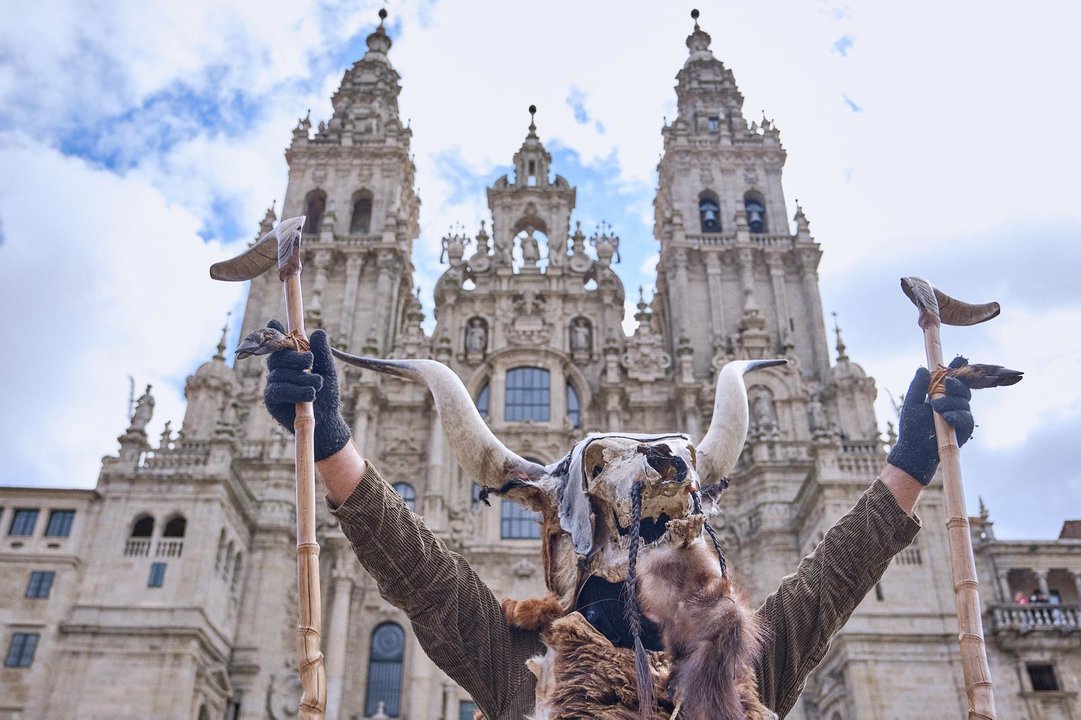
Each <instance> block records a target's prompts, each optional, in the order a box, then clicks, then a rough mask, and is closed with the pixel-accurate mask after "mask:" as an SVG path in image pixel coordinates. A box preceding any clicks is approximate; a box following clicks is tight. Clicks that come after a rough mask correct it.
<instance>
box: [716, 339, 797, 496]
mask: <svg viewBox="0 0 1081 720" xmlns="http://www.w3.org/2000/svg"><path fill="white" fill-rule="evenodd" d="M787 362H788V361H787V360H734V361H732V362H730V363H728V364H727V365H725V366H724V367H723V368H721V371H720V372H719V373H717V394H716V396H715V397H714V399H713V419H712V420H711V421H710V423H709V430H707V431H706V434H705V436H704V437H703V438H702V441H701V442H700V443H698V475H699V477H701V478H702V484H703V485H712V484H714V483H718V482H720V481H721V479H722V478H724V477H727V476H728V474H729V473H730V472H732V468H734V467H735V466H736V461H737V460H739V454H740V453H741V452H742V451H743V443H744V442H746V441H747V424H748V422H749V419H750V418H749V416H748V412H747V386H746V385H745V384H744V382H743V376H744V375H745V374H746V373H749V372H751V371H753V370H758V369H760V368H766V367H773V366H774V365H784V364H785V363H787Z"/></svg>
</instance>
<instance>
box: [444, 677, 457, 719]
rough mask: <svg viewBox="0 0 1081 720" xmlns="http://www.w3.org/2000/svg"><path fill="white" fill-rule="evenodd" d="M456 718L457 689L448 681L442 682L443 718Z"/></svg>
mask: <svg viewBox="0 0 1081 720" xmlns="http://www.w3.org/2000/svg"><path fill="white" fill-rule="evenodd" d="M457 718H458V690H457V686H456V685H455V684H454V683H452V682H450V681H447V682H444V683H443V720H457Z"/></svg>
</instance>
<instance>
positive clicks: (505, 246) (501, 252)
mask: <svg viewBox="0 0 1081 720" xmlns="http://www.w3.org/2000/svg"><path fill="white" fill-rule="evenodd" d="M513 246H514V238H505V237H503V236H501V235H500V234H499V233H497V234H496V236H495V262H496V264H498V265H510V264H511V249H512V248H513Z"/></svg>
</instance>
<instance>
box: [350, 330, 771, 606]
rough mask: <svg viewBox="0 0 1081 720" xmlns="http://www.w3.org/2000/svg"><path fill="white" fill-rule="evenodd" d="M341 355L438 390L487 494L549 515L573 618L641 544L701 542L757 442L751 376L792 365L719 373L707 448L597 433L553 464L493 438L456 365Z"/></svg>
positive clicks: (553, 582) (555, 559) (557, 569)
mask: <svg viewBox="0 0 1081 720" xmlns="http://www.w3.org/2000/svg"><path fill="white" fill-rule="evenodd" d="M333 352H334V355H335V356H336V357H338V358H339V359H341V360H343V361H344V362H347V363H349V364H351V365H356V366H358V367H361V368H367V369H371V370H375V371H377V372H380V373H384V374H388V375H393V376H396V377H402V378H409V379H411V380H415V381H418V382H422V383H424V384H425V385H427V386H428V389H429V390H430V391H431V393H432V396H433V398H434V400H435V407H436V412H437V413H438V414H439V418H440V421H441V423H442V426H443V432H444V433H445V435H446V437H447V440H448V443H449V445H450V448H451V450H452V452H453V453H454V456H455V458H456V459H457V460H458V463H459V464H460V465H461V467H462V469H463V470H464V471H465V472H466V473H467V474H468V475H470V476H472V477H473V478H475V479H476V480H477V482H478V484H480V485H481V486H482V487H483V488H484V490H483V491H482V497H486V496H487V494H488V493H491V492H495V493H497V494H500V495H503V496H504V497H505V498H507V499H510V500H513V501H515V502H518V503H521V504H523V505H525V506H527V507H529V508H531V509H533V510H535V511H537V512H539V513H540V515H541V525H542V529H541V543H542V548H541V552H542V555H543V560H544V572H545V583H546V584H547V586H548V589H549V590H550V591H552V592H553V593H555V594H556V596H558V597H559V599H560V603H561V605H562V606H563V609H564V611H570V610H572V609H574V607H575V603H576V599H577V595H578V593H579V591H580V590H581V589H582V587H583V586H584V585H585V583H586V581H587V580H589V579H590V578H591V577H598V578H600V579H602V580H604V581H607V582H609V583H616V584H618V583H622V582H623V581H625V580H626V579H627V573H628V558H629V556H630V552H631V546H632V540H634V541H637V539H638V537H640V538H641V540H642V542H643V543H644V547H643V549H642V552H643V553H646V552H649V551H650V550H651V548H656V547H659V546H662V545H677V546H679V545H688V544H690V543H691V542H693V541H695V540H696V539H698V538H699V537H700V536H701V534H702V531H703V527H704V525H705V515H704V514H702V512H701V505H700V501H699V499H698V491H699V490H700V489H701V488H702V487H704V486H708V485H711V484H714V483H719V482H721V481H722V480H723V479H724V478H725V477H726V476H727V475H728V474H729V473H730V472H731V471H732V468H733V467H735V464H736V461H737V459H738V458H739V455H740V452H741V451H742V449H743V443H744V441H745V440H746V437H747V425H748V413H747V390H746V387H745V386H744V383H743V374H744V373H746V372H750V371H752V370H756V369H759V368H763V367H770V366H773V365H782V364H784V363H785V361H784V360H749V361H736V362H730V363H728V364H727V365H725V366H724V368H723V369H722V370H721V372H720V373H718V376H717V391H716V396H715V399H714V405H713V420H712V421H711V423H710V427H709V430H707V432H706V434H705V436H704V437H703V438H702V440H701V442H699V443H698V444H697V446H696V445H695V444H694V443H693V442H692V441H691V439H690V438H689V437H687V436H686V435H681V434H667V435H642V434H631V433H597V434H591V435H588V436H586V437H585V438H584V439H583V440H580V441H579V442H577V443H575V445H574V447H573V448H571V451H570V452H569V453H568V454H567V455H566V456H565V457H564V458H563V459H561V460H560V461H559V462H557V463H554V464H552V465H549V466H548V467H543V466H541V465H539V464H537V463H534V462H531V461H529V460H526V459H525V458H522V457H520V456H518V455H516V454H515V453H513V452H512V451H511V450H509V449H508V448H507V447H506V446H505V445H504V444H503V443H502V442H500V441H499V439H497V438H496V437H495V435H493V434H492V431H491V430H490V429H489V428H488V426H487V425H485V423H484V420H483V419H482V418H481V416H480V413H479V412H478V411H477V409H476V406H475V405H474V403H473V400H472V398H471V397H470V396H469V393H468V391H467V390H466V388H465V386H464V385H463V384H462V381H461V380H460V379H459V378H458V376H457V375H455V374H454V372H453V371H452V370H451V369H450V368H448V367H447V366H446V365H443V364H442V363H439V362H436V361H434V360H377V359H374V358H366V357H358V356H355V355H349V354H348V353H343V352H340V351H338V350H334V351H333ZM636 506H637V509H636ZM635 524H637V525H638V527H637V528H634V527H633V526H634V525H635Z"/></svg>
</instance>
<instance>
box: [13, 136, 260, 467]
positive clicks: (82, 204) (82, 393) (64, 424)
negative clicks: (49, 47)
mask: <svg viewBox="0 0 1081 720" xmlns="http://www.w3.org/2000/svg"><path fill="white" fill-rule="evenodd" d="M0 165H2V166H4V167H9V168H11V167H17V168H20V172H19V173H18V174H14V173H5V174H4V176H3V178H0V217H3V220H4V229H5V242H4V245H3V247H2V253H3V258H4V261H3V263H0V305H2V306H3V307H5V308H7V309H8V310H9V312H8V313H7V320H6V323H7V324H6V326H5V332H6V333H7V334H9V336H10V337H11V338H13V339H14V340H15V341H16V343H15V346H16V347H17V348H19V350H18V351H16V352H9V353H4V355H3V360H0V376H2V377H3V378H4V397H5V402H7V403H8V404H9V406H10V407H18V408H19V409H20V410H19V412H17V413H7V414H5V416H4V419H3V420H0V432H2V434H3V436H4V444H5V451H4V452H5V457H6V458H7V460H8V467H9V468H10V469H11V470H10V471H11V472H13V473H14V474H13V475H12V476H11V477H7V478H5V480H6V481H7V482H14V483H19V484H39V483H57V482H63V483H71V484H74V485H81V486H87V485H92V484H93V482H94V480H95V479H96V476H97V469H98V462H99V459H100V457H101V455H102V454H103V452H104V451H106V450H110V449H112V448H113V447H115V438H116V436H117V435H118V434H120V432H121V431H122V430H123V428H124V426H125V425H126V412H127V399H128V398H127V394H128V390H127V388H128V382H127V375H129V374H130V375H133V376H134V377H135V379H136V382H137V383H140V384H141V383H145V382H150V383H153V384H154V386H155V395H156V397H157V400H158V404H157V410H156V417H155V422H154V424H153V425H152V426H151V428H150V430H151V432H155V433H156V432H160V429H161V425H162V423H163V422H164V421H165V420H166V419H170V418H171V419H172V420H173V421H174V428H175V427H177V426H178V425H179V420H180V419H181V418H182V416H183V397H182V393H183V388H182V384H183V380H184V377H185V376H186V375H187V374H188V373H190V372H191V371H192V370H194V369H195V367H196V366H197V365H198V364H199V363H200V362H202V361H204V360H206V359H208V357H209V355H210V353H211V352H212V351H213V346H214V345H215V344H216V342H217V337H218V333H219V328H220V327H221V325H222V322H223V321H224V319H225V311H226V310H227V309H229V308H231V307H233V306H234V305H235V304H236V303H237V301H238V300H239V298H240V295H241V292H242V288H241V287H240V286H238V285H231V284H225V283H218V282H213V281H211V280H210V278H209V275H208V268H209V266H210V263H211V262H213V261H215V260H219V259H222V258H225V257H230V256H231V255H232V254H235V253H236V252H237V251H238V250H239V249H240V247H241V246H240V245H233V246H228V247H227V246H222V245H221V244H219V243H204V242H203V241H202V240H200V239H199V237H198V236H197V234H196V233H197V231H198V229H199V226H200V225H201V223H202V218H201V217H198V216H195V215H192V214H191V213H190V212H188V211H186V210H185V209H184V208H182V207H180V206H178V205H176V204H174V203H171V202H170V201H169V199H168V198H166V197H164V196H163V195H162V194H161V193H159V192H158V191H157V190H156V189H154V188H153V187H152V186H151V185H150V184H149V183H147V182H146V181H145V180H143V179H140V178H136V177H128V178H120V177H117V176H115V175H113V174H111V173H109V172H106V171H103V170H99V169H94V168H92V167H89V166H87V165H86V164H85V163H84V162H83V161H81V160H77V159H73V158H66V157H63V156H61V155H60V154H59V153H57V152H56V151H54V150H51V149H49V148H46V147H42V146H41V145H39V144H36V143H35V142H34V141H32V140H28V139H27V138H25V137H20V136H17V135H11V134H5V135H0ZM58 204H62V206H63V207H62V208H58ZM58 210H61V211H58ZM140 389H141V388H140Z"/></svg>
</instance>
